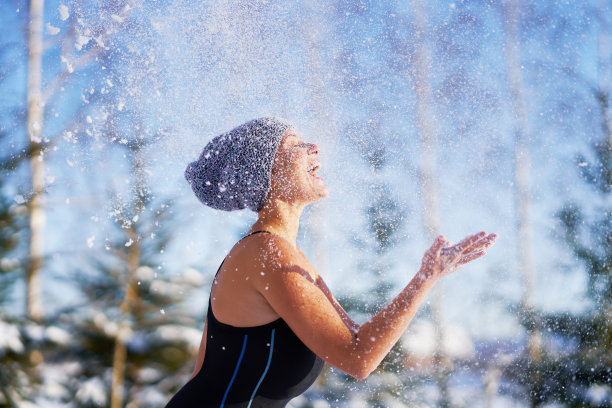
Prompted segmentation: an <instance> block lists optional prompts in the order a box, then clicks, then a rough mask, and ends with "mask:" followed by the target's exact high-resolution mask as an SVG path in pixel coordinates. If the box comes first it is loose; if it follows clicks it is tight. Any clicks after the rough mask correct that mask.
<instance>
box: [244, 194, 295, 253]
mask: <svg viewBox="0 0 612 408" xmlns="http://www.w3.org/2000/svg"><path fill="white" fill-rule="evenodd" d="M302 211H304V206H303V205H300V206H296V205H293V204H290V203H287V202H284V201H280V200H268V201H266V203H265V204H264V207H263V208H262V209H261V211H259V213H258V218H257V221H256V222H255V223H254V224H253V226H252V227H251V229H250V231H249V232H255V231H261V230H264V231H268V232H270V233H272V234H276V235H280V236H281V237H283V238H285V239H286V240H287V241H289V242H290V243H291V244H292V245H293V246H296V241H297V234H298V230H299V229H300V216H301V215H302Z"/></svg>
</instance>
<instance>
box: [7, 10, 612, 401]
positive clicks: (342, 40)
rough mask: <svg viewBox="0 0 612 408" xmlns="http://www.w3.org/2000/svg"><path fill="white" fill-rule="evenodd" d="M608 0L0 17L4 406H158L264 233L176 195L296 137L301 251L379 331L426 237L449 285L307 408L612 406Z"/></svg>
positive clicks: (185, 373) (244, 219)
mask: <svg viewBox="0 0 612 408" xmlns="http://www.w3.org/2000/svg"><path fill="white" fill-rule="evenodd" d="M611 24H612V2H611V1H610V0H586V1H572V0H569V1H566V0H545V1H527V0H471V1H470V0H463V1H462V0H456V1H447V0H441V1H430V0H407V1H399V0H398V1H386V2H374V1H365V0H361V1H358V0H355V1H347V0H330V1H326V2H316V1H313V0H305V1H300V2H295V1H275V0H274V1H273V0H270V1H266V0H255V1H244V2H242V1H229V0H219V1H193V0H30V1H22V0H2V2H0V27H1V28H0V145H1V146H2V150H1V154H0V171H1V173H2V175H1V178H0V406H2V407H112V408H118V407H161V406H163V405H164V404H165V402H166V401H167V400H168V398H169V397H170V396H171V395H172V393H173V392H175V391H176V390H177V389H178V388H179V387H180V386H181V385H182V384H184V382H185V381H186V380H187V379H188V378H189V376H190V374H191V371H192V369H193V366H194V361H195V360H194V356H195V354H196V352H197V348H198V345H199V341H200V336H201V330H202V327H203V322H204V314H205V305H206V302H207V300H208V293H209V289H210V284H211V279H212V276H213V275H214V272H215V270H216V268H217V267H218V265H219V263H220V262H221V260H222V259H223V257H224V255H225V254H226V253H227V252H228V251H229V249H230V248H231V247H232V245H233V244H234V243H235V241H236V240H238V239H239V238H240V237H241V236H242V235H243V234H244V233H245V231H246V230H248V228H249V226H250V224H251V223H252V222H253V221H254V220H255V214H253V213H251V212H248V211H241V212H234V213H225V212H219V211H214V210H211V209H209V208H206V207H204V206H202V205H201V204H200V203H199V202H198V201H197V199H196V198H195V197H194V196H193V194H192V192H191V191H190V189H189V186H188V185H187V183H186V182H185V181H184V179H183V170H184V168H185V166H186V164H187V163H188V162H189V161H191V160H193V159H195V158H196V157H197V156H198V155H199V152H200V151H201V149H202V147H203V146H204V145H205V143H206V142H207V141H208V140H210V139H211V138H212V137H214V136H216V135H218V134H220V133H222V132H224V131H227V130H229V129H231V128H233V127H234V126H237V125H239V124H241V123H242V122H244V121H246V120H249V119H251V118H254V117H258V116H263V115H275V116H280V117H284V118H286V119H288V120H289V121H291V122H292V123H294V124H295V126H296V127H297V128H298V130H299V132H300V133H301V135H302V137H303V138H304V139H305V140H308V141H313V142H315V143H317V144H318V145H319V147H320V151H321V153H320V156H321V159H322V162H323V165H322V169H321V173H322V175H323V177H324V178H325V180H326V183H327V184H328V186H329V188H330V190H331V195H330V197H329V198H328V199H326V200H324V201H321V202H319V203H317V204H315V205H312V206H311V207H309V208H308V209H307V210H306V212H305V214H304V216H303V222H302V227H301V230H300V234H299V244H300V246H301V247H302V248H303V250H304V251H305V252H306V253H307V255H308V256H309V258H310V259H311V261H312V263H313V264H314V265H315V267H317V268H318V270H319V271H320V273H321V274H322V276H324V278H325V279H326V281H327V282H328V285H329V286H330V287H331V289H332V291H333V292H334V294H335V295H336V297H337V298H339V300H340V302H341V303H342V305H343V306H344V307H345V308H346V309H347V310H348V311H349V314H350V315H351V316H352V317H353V318H354V319H355V320H356V321H358V322H364V321H366V320H367V319H368V318H369V317H370V316H371V315H372V314H373V313H376V311H378V310H380V309H381V308H382V306H383V305H384V304H385V303H386V302H388V301H389V300H390V299H391V298H392V297H393V296H394V295H395V294H396V293H398V292H399V290H400V289H401V288H402V286H403V285H405V284H406V283H407V282H408V281H409V280H410V279H411V277H412V276H413V274H414V273H415V272H416V270H417V269H418V267H419V265H420V259H421V256H422V254H423V253H424V251H425V250H426V249H427V248H428V247H429V245H430V243H431V242H432V240H433V237H434V236H436V235H437V234H439V233H443V234H445V235H446V236H447V237H448V238H449V239H452V240H454V241H458V240H460V239H461V238H462V237H463V236H465V235H468V234H471V233H473V232H476V231H479V230H487V231H491V232H497V233H498V234H499V235H500V238H499V240H498V242H497V244H496V245H495V247H493V248H492V249H491V250H490V251H489V254H488V255H487V256H486V257H485V258H483V259H480V260H478V261H476V262H475V263H474V264H471V265H469V266H468V267H466V268H465V269H463V270H461V271H459V272H457V273H456V274H454V275H453V276H450V277H448V278H447V279H446V280H445V281H443V282H442V283H441V284H440V285H439V286H438V287H437V289H436V290H435V291H434V292H433V293H431V294H430V296H429V297H428V299H427V302H426V304H424V305H423V307H422V308H421V310H420V311H419V313H418V315H417V316H416V318H415V320H414V322H413V324H412V325H411V326H410V328H409V329H408V331H407V332H406V334H405V336H404V337H403V338H402V339H401V340H400V342H398V344H397V345H396V346H395V347H394V349H393V351H392V352H391V353H390V354H389V356H388V357H387V358H386V359H385V361H384V362H383V364H382V365H381V366H380V368H379V369H378V370H377V371H376V372H375V373H373V374H372V375H371V376H370V377H369V378H368V379H366V380H364V381H355V380H353V379H351V378H350V377H348V376H346V375H345V374H343V373H342V372H341V371H339V370H336V369H333V368H331V367H327V368H326V369H325V371H324V373H323V374H322V375H321V377H320V378H319V379H318V381H317V382H316V383H315V385H313V387H312V388H311V389H310V390H309V391H308V392H307V393H305V394H304V395H303V396H301V397H299V398H296V399H295V400H294V401H292V403H291V406H293V407H317V408H319V407H536V406H538V407H544V406H545V407H587V406H588V407H610V406H612V281H611V277H610V275H611V269H610V268H611V265H612V222H611V218H612V216H611V214H612V202H611V197H610V190H611V184H612V154H611V153H612V150H611V149H612V122H611V120H612V117H611V112H610V106H609V104H610V96H611V88H610V86H611V81H612V74H611V72H612V71H611V64H612V57H611V49H612V39H611V33H610V30H611Z"/></svg>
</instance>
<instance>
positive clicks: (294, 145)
mask: <svg viewBox="0 0 612 408" xmlns="http://www.w3.org/2000/svg"><path fill="white" fill-rule="evenodd" d="M318 156H319V148H318V147H317V146H316V145H315V144H313V143H305V142H304V141H303V140H302V138H301V137H300V136H299V135H298V134H297V133H296V132H295V131H294V130H293V129H289V130H287V131H286V132H285V134H284V135H283V139H282V140H281V143H280V146H279V147H278V150H277V152H276V156H274V165H273V168H272V179H271V181H272V186H271V191H270V192H271V194H273V195H274V196H276V197H278V198H280V199H281V200H283V201H286V202H289V203H292V204H300V203H302V204H308V203H311V202H314V201H317V200H320V199H322V198H324V197H327V196H328V195H329V190H328V189H327V187H325V182H324V181H323V179H322V178H321V177H319V176H317V171H318V170H319V167H320V164H321V163H320V162H319V157H318Z"/></svg>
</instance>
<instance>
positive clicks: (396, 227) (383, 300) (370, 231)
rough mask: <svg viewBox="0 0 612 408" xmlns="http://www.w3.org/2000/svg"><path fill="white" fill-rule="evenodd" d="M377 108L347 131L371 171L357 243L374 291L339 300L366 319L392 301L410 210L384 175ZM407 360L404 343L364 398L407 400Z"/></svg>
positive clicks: (380, 118) (377, 403) (381, 401)
mask: <svg viewBox="0 0 612 408" xmlns="http://www.w3.org/2000/svg"><path fill="white" fill-rule="evenodd" d="M374 109H375V112H374V113H373V114H372V115H371V119H369V120H368V121H367V122H366V123H365V124H361V125H357V126H354V127H353V128H352V129H351V130H348V131H347V132H345V133H346V134H347V135H349V137H350V138H352V143H351V145H352V146H353V147H354V148H355V150H356V152H357V153H358V154H359V156H360V157H361V158H362V159H363V160H364V161H365V162H366V165H367V167H369V169H370V172H371V176H370V177H369V179H368V180H367V182H368V190H369V197H368V200H367V201H366V202H367V203H368V204H367V205H366V206H365V208H364V215H365V220H366V227H367V230H366V231H367V234H365V235H364V234H362V236H358V237H357V239H356V241H355V244H356V245H357V246H358V247H360V248H361V250H362V251H363V253H364V254H365V255H366V258H364V259H361V260H359V263H358V265H357V268H358V270H359V271H362V272H365V273H368V274H370V276H371V279H372V282H373V283H374V288H373V289H372V290H371V291H369V292H368V295H367V297H362V296H349V295H343V296H340V299H339V301H340V303H341V304H342V305H343V307H344V308H345V309H346V310H347V311H348V312H352V313H354V312H357V313H359V314H363V315H366V316H372V315H373V314H375V313H378V312H379V311H380V309H381V307H384V305H386V304H387V303H388V302H390V301H391V296H392V291H393V289H394V285H393V284H392V283H391V282H390V281H389V277H388V272H389V270H390V268H391V266H392V263H391V262H389V258H390V251H391V250H392V249H393V248H394V246H395V244H396V243H397V234H398V232H399V231H400V230H401V228H402V226H403V224H404V219H405V218H404V217H405V210H404V209H402V208H401V207H400V205H399V203H398V202H397V200H396V198H395V197H394V195H393V192H392V189H391V188H390V187H389V185H388V183H387V182H386V180H385V175H384V170H385V167H386V164H387V159H388V152H387V150H386V149H385V143H381V142H380V141H381V140H382V139H385V137H386V136H385V135H384V134H383V131H382V129H381V122H382V121H383V117H384V108H383V107H382V106H381V105H375V106H374ZM358 129H362V130H358ZM363 130H365V134H364V132H363ZM404 361H405V353H404V351H403V349H402V346H401V342H398V343H396V344H395V346H394V347H393V348H392V350H391V351H390V352H389V354H388V355H387V356H386V357H385V359H384V360H383V361H382V363H381V365H380V367H379V368H378V369H377V370H376V371H375V372H374V373H373V374H372V376H371V378H370V379H368V381H367V382H368V386H367V389H366V390H364V392H365V394H364V395H363V398H364V399H366V400H367V401H368V404H370V406H377V407H381V406H385V405H386V401H387V400H389V399H391V400H395V401H401V400H402V398H403V397H402V394H403V393H402V391H403V390H402V388H403V384H402V381H401V380H400V379H399V376H400V375H401V374H403V372H404V370H405V367H404ZM377 378H379V379H377ZM349 381H350V380H349ZM387 402H388V401H387Z"/></svg>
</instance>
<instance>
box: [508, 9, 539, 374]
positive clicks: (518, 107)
mask: <svg viewBox="0 0 612 408" xmlns="http://www.w3.org/2000/svg"><path fill="white" fill-rule="evenodd" d="M518 9H519V4H518V0H504V2H503V20H504V32H505V38H506V42H505V47H504V52H505V54H506V69H507V75H508V90H509V92H510V102H511V105H512V114H513V119H514V194H515V206H516V223H517V228H516V230H517V243H518V261H519V270H520V272H521V277H522V281H523V290H522V299H521V306H522V309H523V313H525V315H526V317H527V318H528V319H529V325H528V327H529V333H528V335H529V343H528V348H529V350H528V351H529V359H530V361H531V362H538V361H540V359H541V357H542V356H541V354H542V345H541V343H542V341H541V336H540V332H539V326H540V325H539V323H538V321H537V318H536V316H535V313H534V312H535V311H534V300H533V291H534V282H535V271H534V268H533V261H532V255H531V228H530V224H529V216H530V204H531V202H530V200H531V198H530V193H529V178H530V176H529V168H530V163H529V149H528V147H527V132H528V121H527V110H526V108H525V103H524V100H523V84H522V78H521V64H520V59H519V44H518V35H517V32H518V20H519V16H518Z"/></svg>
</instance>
